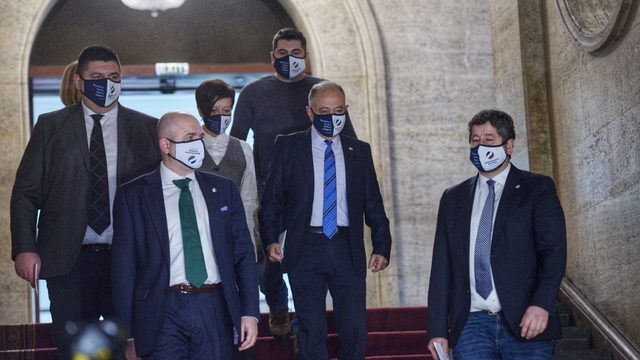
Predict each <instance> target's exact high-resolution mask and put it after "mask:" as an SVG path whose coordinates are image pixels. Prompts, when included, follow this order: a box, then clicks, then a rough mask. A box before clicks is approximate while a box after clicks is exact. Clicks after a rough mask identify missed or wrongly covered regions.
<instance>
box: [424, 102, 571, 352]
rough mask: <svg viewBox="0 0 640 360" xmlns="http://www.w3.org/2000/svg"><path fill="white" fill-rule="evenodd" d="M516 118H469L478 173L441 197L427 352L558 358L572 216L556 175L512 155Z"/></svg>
mask: <svg viewBox="0 0 640 360" xmlns="http://www.w3.org/2000/svg"><path fill="white" fill-rule="evenodd" d="M515 137H516V135H515V130H514V127H513V120H512V119H511V117H510V116H509V115H508V114H506V113H504V112H501V111H496V110H484V111H481V112H480V113H478V114H477V115H475V116H474V117H473V119H471V121H470V122H469V144H470V146H471V156H470V158H471V162H472V163H473V164H474V165H475V166H476V167H477V168H478V171H479V174H478V175H477V176H474V177H472V178H470V179H468V180H466V181H464V182H462V183H460V184H458V185H456V186H454V187H451V188H449V189H447V190H446V191H445V192H444V194H443V195H442V199H441V200H440V209H439V211H438V223H437V228H436V235H435V243H434V247H433V260H432V265H431V280H430V284H429V300H428V301H429V320H428V327H427V333H428V336H429V338H430V340H429V345H428V346H429V350H430V351H431V354H432V356H434V358H437V357H436V351H435V345H434V344H435V343H439V344H440V345H442V347H443V350H444V351H445V352H448V350H449V346H450V347H451V348H452V349H453V352H454V358H455V359H456V360H461V359H462V360H464V359H551V358H552V356H553V342H552V339H555V338H558V337H559V336H560V331H561V330H560V323H559V320H558V315H557V312H556V304H555V301H556V298H557V295H558V289H559V287H560V281H561V280H562V277H563V276H564V272H565V264H566V251H567V250H566V234H565V222H564V214H563V212H562V207H561V206H560V201H559V200H558V197H557V195H556V189H555V185H554V183H553V180H552V179H551V178H549V177H547V176H543V175H537V174H533V173H529V172H526V171H522V170H519V169H517V168H516V167H515V166H513V165H512V164H511V163H510V161H509V159H510V157H511V154H512V152H513V146H514V141H515Z"/></svg>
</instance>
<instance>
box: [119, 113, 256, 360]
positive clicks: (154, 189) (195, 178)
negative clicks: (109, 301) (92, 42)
mask: <svg viewBox="0 0 640 360" xmlns="http://www.w3.org/2000/svg"><path fill="white" fill-rule="evenodd" d="M203 137H204V132H203V130H202V126H201V125H200V123H199V122H198V121H197V120H196V119H195V118H194V117H193V116H191V115H188V114H185V113H168V114H165V115H164V116H163V117H162V118H161V119H160V122H159V123H158V138H159V139H160V140H159V144H160V152H161V154H162V163H161V164H160V167H159V168H158V169H156V170H154V171H152V172H150V173H148V174H146V175H144V176H141V177H139V178H137V179H135V180H133V181H131V182H129V183H127V184H124V185H122V186H121V187H120V188H119V189H118V194H117V195H116V199H115V205H114V235H113V251H112V256H113V258H112V261H113V268H112V269H113V272H112V281H113V293H114V297H113V298H114V310H115V314H116V317H117V318H118V319H120V320H121V321H123V322H124V324H125V325H126V326H127V327H128V328H130V329H131V330H132V333H133V339H135V350H136V353H137V355H138V356H142V357H144V358H151V359H225V360H226V359H230V358H231V351H232V346H233V344H234V343H235V344H237V343H240V350H244V349H248V348H250V347H251V346H253V344H254V343H255V341H256V338H257V332H258V330H257V323H258V316H259V309H258V280H257V275H256V266H255V255H254V251H253V243H252V242H251V237H250V235H249V230H248V229H247V223H246V219H245V214H244V207H243V205H242V199H241V198H240V194H239V193H238V190H237V189H236V187H235V186H234V185H233V182H232V181H231V180H228V179H226V178H223V177H220V176H217V175H213V174H208V173H202V172H198V171H194V169H198V168H199V167H200V166H201V165H202V161H203V159H204V154H205V149H204V143H203V141H202V138H203ZM133 348H134V346H133V345H132V344H130V346H129V354H133Z"/></svg>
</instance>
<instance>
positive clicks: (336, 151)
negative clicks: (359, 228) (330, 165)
mask: <svg viewBox="0 0 640 360" xmlns="http://www.w3.org/2000/svg"><path fill="white" fill-rule="evenodd" d="M311 129H312V130H311V152H312V154H313V177H314V184H313V211H312V213H311V224H309V226H322V214H323V202H324V152H325V150H326V149H327V144H326V143H325V142H324V141H325V139H324V138H323V137H322V136H320V135H319V134H318V132H317V130H316V129H315V128H314V127H313V126H312V127H311ZM332 141H333V143H332V144H331V149H332V150H333V155H334V157H335V159H336V190H337V192H338V195H337V206H338V226H349V210H348V207H347V181H346V174H345V170H344V152H343V151H342V143H341V142H340V135H338V136H336V137H335V138H334V139H333V140H332Z"/></svg>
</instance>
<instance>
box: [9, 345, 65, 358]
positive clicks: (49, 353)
mask: <svg viewBox="0 0 640 360" xmlns="http://www.w3.org/2000/svg"><path fill="white" fill-rule="evenodd" d="M0 359H33V360H57V359H58V353H57V351H56V349H55V348H42V349H32V350H2V351H0Z"/></svg>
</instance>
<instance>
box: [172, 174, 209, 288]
mask: <svg viewBox="0 0 640 360" xmlns="http://www.w3.org/2000/svg"><path fill="white" fill-rule="evenodd" d="M190 181H191V179H189V178H186V179H180V180H173V183H174V184H176V186H177V187H179V188H180V199H179V200H178V208H179V209H180V228H181V229H182V246H183V249H184V270H185V273H186V275H187V281H189V283H191V285H193V286H195V287H197V288H199V287H201V286H202V284H204V281H205V280H207V268H206V267H205V266H204V256H203V255H202V244H201V243H200V232H199V231H198V221H197V220H196V210H195V208H194V206H193V198H192V197H191V191H189V182H190Z"/></svg>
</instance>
